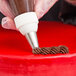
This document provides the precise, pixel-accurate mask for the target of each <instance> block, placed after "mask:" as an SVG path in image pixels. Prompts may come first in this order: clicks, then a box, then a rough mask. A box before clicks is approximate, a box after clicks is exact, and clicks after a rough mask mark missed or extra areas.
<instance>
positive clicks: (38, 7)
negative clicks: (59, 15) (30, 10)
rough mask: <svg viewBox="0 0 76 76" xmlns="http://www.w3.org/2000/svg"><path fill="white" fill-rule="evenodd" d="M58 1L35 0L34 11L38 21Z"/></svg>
mask: <svg viewBox="0 0 76 76" xmlns="http://www.w3.org/2000/svg"><path fill="white" fill-rule="evenodd" d="M57 1H58V0H35V11H36V14H37V16H38V18H39V19H40V18H41V17H42V16H43V15H44V14H45V13H47V11H48V10H49V9H50V8H51V7H52V6H53V5H54V4H55V3H56V2H57Z"/></svg>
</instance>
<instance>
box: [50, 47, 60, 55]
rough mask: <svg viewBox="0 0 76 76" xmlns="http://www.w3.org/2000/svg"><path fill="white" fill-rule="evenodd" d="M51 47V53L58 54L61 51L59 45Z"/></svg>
mask: <svg viewBox="0 0 76 76" xmlns="http://www.w3.org/2000/svg"><path fill="white" fill-rule="evenodd" d="M49 49H50V54H58V53H59V48H58V47H55V46H54V47H51V48H49Z"/></svg>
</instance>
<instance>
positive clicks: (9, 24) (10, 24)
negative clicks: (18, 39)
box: [1, 17, 17, 30]
mask: <svg viewBox="0 0 76 76" xmlns="http://www.w3.org/2000/svg"><path fill="white" fill-rule="evenodd" d="M1 24H2V27H3V28H5V29H12V30H17V29H16V26H15V23H14V21H13V20H12V19H11V18H9V17H4V18H3V19H2V23H1Z"/></svg>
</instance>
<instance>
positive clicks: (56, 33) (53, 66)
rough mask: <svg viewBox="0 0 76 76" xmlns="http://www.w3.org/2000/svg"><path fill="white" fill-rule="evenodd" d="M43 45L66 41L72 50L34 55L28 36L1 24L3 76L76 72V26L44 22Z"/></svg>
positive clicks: (67, 75)
mask: <svg viewBox="0 0 76 76" xmlns="http://www.w3.org/2000/svg"><path fill="white" fill-rule="evenodd" d="M38 39H39V44H40V47H51V46H59V45H66V46H67V47H68V48H69V51H70V52H69V54H64V55H62V54H57V55H46V56H45V55H33V54H32V49H31V47H30V46H29V44H28V42H27V40H26V39H25V37H23V36H22V35H21V34H20V33H19V32H17V31H12V30H5V29H3V28H1V27H0V76H76V26H73V25H67V24H62V23H61V22H45V21H44V22H40V23H39V30H38Z"/></svg>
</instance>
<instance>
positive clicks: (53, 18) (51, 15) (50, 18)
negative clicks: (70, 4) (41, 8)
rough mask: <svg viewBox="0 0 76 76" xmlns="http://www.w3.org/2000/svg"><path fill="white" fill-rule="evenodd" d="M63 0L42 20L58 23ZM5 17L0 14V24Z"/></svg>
mask: <svg viewBox="0 0 76 76" xmlns="http://www.w3.org/2000/svg"><path fill="white" fill-rule="evenodd" d="M61 2H62V0H59V1H58V2H57V3H56V4H55V5H54V6H53V7H52V8H51V9H50V10H49V12H48V13H47V14H45V15H44V16H43V17H42V18H41V19H40V20H46V21H58V20H59V19H58V14H59V11H60V6H61ZM3 17H4V16H3V15H2V14H1V13H0V23H1V20H2V18H3Z"/></svg>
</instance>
